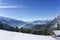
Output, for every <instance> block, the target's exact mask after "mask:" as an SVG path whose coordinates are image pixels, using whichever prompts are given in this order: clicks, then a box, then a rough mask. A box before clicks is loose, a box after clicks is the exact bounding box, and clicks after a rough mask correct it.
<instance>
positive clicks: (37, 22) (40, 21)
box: [33, 20, 51, 24]
mask: <svg viewBox="0 0 60 40" xmlns="http://www.w3.org/2000/svg"><path fill="white" fill-rule="evenodd" d="M50 21H51V20H45V21H44V20H43V21H42V20H38V21H33V23H34V24H46V23H49V22H50Z"/></svg>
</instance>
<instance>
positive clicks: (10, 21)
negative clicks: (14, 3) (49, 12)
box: [0, 16, 50, 27]
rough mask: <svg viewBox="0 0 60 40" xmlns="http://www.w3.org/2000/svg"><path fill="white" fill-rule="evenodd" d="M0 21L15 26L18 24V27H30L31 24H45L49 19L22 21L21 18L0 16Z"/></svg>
mask: <svg viewBox="0 0 60 40" xmlns="http://www.w3.org/2000/svg"><path fill="white" fill-rule="evenodd" d="M0 22H2V23H4V24H8V25H11V26H13V27H16V26H18V27H32V26H33V25H36V24H46V23H48V22H50V21H49V20H46V21H41V20H38V21H33V22H30V23H29V22H25V21H22V20H16V19H12V18H7V17H2V16H0Z"/></svg>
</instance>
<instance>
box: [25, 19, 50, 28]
mask: <svg viewBox="0 0 60 40" xmlns="http://www.w3.org/2000/svg"><path fill="white" fill-rule="evenodd" d="M49 22H51V21H50V20H45V21H42V20H38V21H33V22H30V23H27V24H26V25H25V26H24V28H33V27H34V26H36V25H39V26H38V28H40V27H42V25H44V24H47V23H49Z"/></svg>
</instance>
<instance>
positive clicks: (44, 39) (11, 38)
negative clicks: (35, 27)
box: [0, 30, 56, 40]
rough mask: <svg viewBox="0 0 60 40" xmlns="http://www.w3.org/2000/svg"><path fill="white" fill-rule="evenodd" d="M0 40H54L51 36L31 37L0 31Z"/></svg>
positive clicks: (29, 35) (30, 35)
mask: <svg viewBox="0 0 60 40" xmlns="http://www.w3.org/2000/svg"><path fill="white" fill-rule="evenodd" d="M0 40H56V39H55V38H53V37H51V36H43V35H32V34H25V33H17V32H10V31H4V30H0Z"/></svg>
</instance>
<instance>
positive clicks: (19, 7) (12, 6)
mask: <svg viewBox="0 0 60 40" xmlns="http://www.w3.org/2000/svg"><path fill="white" fill-rule="evenodd" d="M22 7H23V6H0V8H22Z"/></svg>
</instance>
